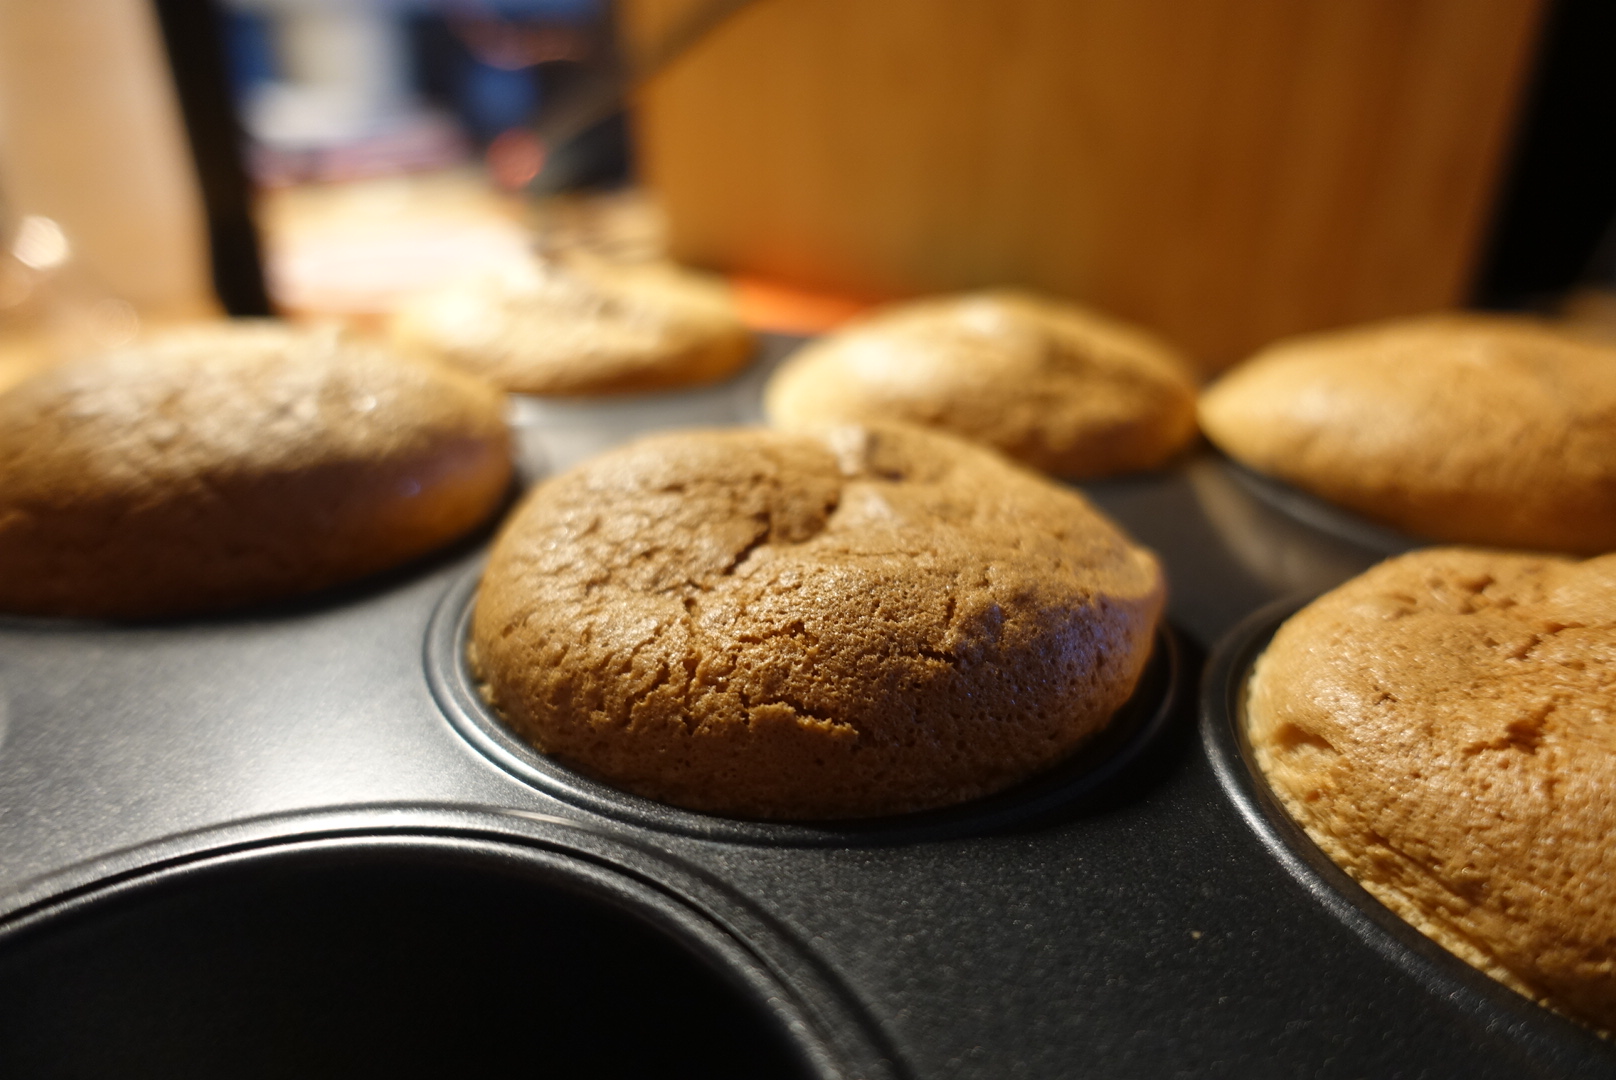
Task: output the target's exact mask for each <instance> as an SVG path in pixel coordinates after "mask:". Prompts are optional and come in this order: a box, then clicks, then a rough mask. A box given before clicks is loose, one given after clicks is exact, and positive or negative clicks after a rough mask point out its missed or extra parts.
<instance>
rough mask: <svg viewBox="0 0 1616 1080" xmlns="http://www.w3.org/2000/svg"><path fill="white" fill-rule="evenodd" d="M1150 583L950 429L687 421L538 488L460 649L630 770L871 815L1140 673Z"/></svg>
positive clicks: (594, 755) (773, 812) (785, 804)
mask: <svg viewBox="0 0 1616 1080" xmlns="http://www.w3.org/2000/svg"><path fill="white" fill-rule="evenodd" d="M1163 596H1164V587H1163V581H1162V576H1161V572H1160V569H1159V568H1158V566H1157V564H1156V562H1155V560H1154V559H1153V558H1152V557H1151V556H1150V555H1149V554H1147V553H1146V552H1144V551H1142V550H1141V549H1138V548H1135V547H1133V546H1132V545H1131V544H1129V543H1128V541H1127V540H1126V538H1125V537H1124V536H1123V535H1122V534H1121V533H1120V532H1119V531H1118V530H1117V529H1116V528H1115V527H1114V526H1113V525H1111V524H1110V523H1109V522H1108V521H1106V520H1105V519H1104V518H1103V517H1101V516H1100V515H1099V514H1098V513H1097V512H1095V511H1094V510H1093V509H1091V508H1090V507H1089V506H1088V505H1087V503H1085V502H1084V501H1083V500H1082V499H1081V497H1079V496H1078V495H1076V494H1075V493H1072V492H1070V491H1067V490H1065V489H1061V488H1057V487H1055V486H1053V485H1050V484H1048V483H1047V482H1045V481H1043V480H1040V479H1039V478H1037V477H1036V476H1034V475H1032V474H1030V473H1027V472H1024V471H1022V470H1020V469H1017V468H1015V467H1013V466H1011V465H1009V464H1008V463H1006V462H1004V461H1003V460H1002V459H1000V458H998V457H997V456H995V455H992V454H990V453H988V452H986V451H982V450H978V449H974V448H972V447H970V446H967V445H965V444H963V443H959V442H957V441H955V440H952V439H946V438H943V437H941V436H936V435H930V434H927V433H925V432H921V431H918V430H913V429H911V430H899V429H883V430H879V431H875V430H865V429H841V430H840V431H839V432H833V433H829V434H826V435H821V436H809V435H786V434H779V433H774V432H766V431H757V430H740V431H727V432H716V431H714V432H696V433H680V434H674V435H667V436H660V437H656V438H651V439H646V440H644V441H642V442H639V443H636V444H634V445H631V446H629V447H627V448H624V449H621V450H618V451H615V452H613V453H610V454H607V455H605V456H603V457H601V458H597V459H595V460H594V461H592V462H589V463H587V464H585V465H583V466H581V467H579V468H578V469H575V470H573V471H572V472H570V473H567V474H565V475H563V476H560V477H557V478H555V479H553V480H550V481H548V482H547V483H545V484H544V485H543V486H542V487H541V488H540V489H539V490H538V491H536V492H535V493H534V494H533V495H532V497H531V498H530V499H529V500H528V502H527V503H526V504H525V506H523V507H522V508H521V510H520V511H518V513H517V515H516V516H515V517H514V518H513V520H512V521H511V522H510V524H509V525H508V526H507V528H506V529H505V531H504V532H503V534H502V535H501V537H500V539H499V541H498V542H497V544H496V545H495V548H494V552H493V555H492V557H491V559H490V561H489V566H488V570H487V572H486V574H485V576H484V579H483V584H482V588H481V590H480V592H479V594H478V599H477V606H476V613H475V619H474V625H473V637H474V641H475V649H474V654H473V661H474V664H475V666H476V669H477V670H478V671H479V672H480V674H481V676H482V677H483V678H484V679H485V681H486V682H487V684H488V687H489V694H490V697H491V700H492V702H493V704H494V705H495V707H496V708H497V709H498V710H499V711H500V712H501V713H502V715H503V716H504V717H505V718H506V719H507V720H508V721H509V723H510V724H511V725H512V727H514V728H515V729H516V730H517V731H519V732H520V733H521V734H522V735H524V736H525V737H526V738H527V739H529V740H530V741H532V742H533V743H534V744H535V745H536V746H537V747H538V748H539V749H541V750H544V751H545V752H547V753H552V754H555V755H556V756H557V757H559V758H561V759H562V760H563V761H565V762H567V763H569V764H571V765H573V766H575V767H577V768H579V769H582V770H583V771H585V772H587V773H590V774H592V775H595V776H597V777H600V778H602V779H605V780H607V781H609V782H611V783H614V784H617V785H619V786H621V787H624V788H627V789H628V790H630V791H634V792H638V793H640V794H643V795H647V796H650V797H652V798H657V799H662V800H665V801H668V802H672V803H676V804H678V805H681V806H687V807H692V808H695V809H701V810H709V811H715V812H719V813H728V814H739V815H746V816H757V817H785V818H811V817H851V816H865V815H875V814H885V813H893V812H899V811H906V810H914V809H919V808H923V807H930V806H939V805H943V804H947V803H953V802H958V801H961V800H965V799H970V798H973V797H975V796H978V795H983V794H986V793H988V792H992V791H995V790H998V789H1000V788H1003V787H1005V786H1007V785H1009V784H1012V783H1014V782H1015V781H1017V780H1019V779H1021V778H1023V777H1025V776H1027V775H1029V774H1031V773H1033V772H1036V771H1038V770H1040V769H1042V768H1044V767H1046V766H1048V765H1050V764H1052V763H1053V762H1055V761H1057V760H1058V759H1060V758H1061V757H1063V756H1064V755H1066V754H1067V753H1069V752H1070V751H1071V750H1072V749H1073V748H1074V747H1075V746H1076V745H1077V744H1079V743H1080V742H1082V741H1083V740H1084V739H1085V738H1087V737H1088V736H1089V735H1091V734H1092V733H1093V732H1095V731H1096V730H1098V729H1099V728H1100V727H1102V726H1103V725H1104V724H1105V723H1106V722H1107V721H1108V719H1109V718H1110V716H1111V714H1112V713H1113V712H1114V711H1115V710H1116V709H1117V708H1118V707H1119V706H1120V705H1121V704H1122V703H1123V702H1124V701H1125V700H1126V699H1127V697H1128V695H1129V694H1130V693H1131V692H1132V690H1133V687H1134V684H1135V682H1136V680H1137V679H1138V677H1139V674H1140V671H1141V669H1142V668H1143V666H1144V663H1145V661H1146V659H1147V654H1148V653H1149V651H1150V643H1151V635H1152V632H1153V629H1154V627H1155V624H1156V620H1157V618H1158V617H1159V614H1160V611H1161V608H1162V604H1163Z"/></svg>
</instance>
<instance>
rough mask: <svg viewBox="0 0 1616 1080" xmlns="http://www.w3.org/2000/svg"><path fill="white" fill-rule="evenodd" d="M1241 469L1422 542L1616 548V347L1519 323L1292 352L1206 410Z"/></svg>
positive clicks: (1361, 338) (1472, 320) (1394, 334)
mask: <svg viewBox="0 0 1616 1080" xmlns="http://www.w3.org/2000/svg"><path fill="white" fill-rule="evenodd" d="M1200 417H1201V427H1202V430H1204V431H1205V432H1206V434H1207V437H1208V438H1209V439H1211V440H1212V441H1213V442H1214V443H1216V444H1217V445H1218V447H1219V448H1220V449H1222V450H1223V451H1224V452H1226V453H1227V454H1228V455H1229V456H1230V457H1232V458H1235V459H1236V460H1238V461H1240V462H1243V463H1244V464H1246V465H1249V466H1250V467H1251V468H1253V469H1256V470H1257V471H1259V472H1262V473H1267V474H1268V475H1270V476H1275V477H1278V478H1279V479H1281V480H1284V481H1286V482H1287V483H1291V484H1294V485H1296V486H1297V487H1299V488H1302V489H1304V490H1306V491H1309V492H1312V493H1313V494H1315V495H1318V496H1320V497H1321V498H1325V499H1329V500H1331V501H1332V502H1335V503H1338V504H1340V505H1342V506H1346V507H1349V508H1351V509H1352V510H1355V511H1357V512H1358V513H1361V514H1364V515H1366V516H1368V517H1371V518H1374V519H1375V520H1377V521H1380V522H1384V523H1385V524H1388V525H1392V526H1395V527H1396V528H1399V529H1404V530H1406V531H1408V532H1411V533H1415V534H1417V535H1419V536H1428V537H1431V538H1432V539H1436V540H1442V541H1447V542H1450V543H1463V544H1492V545H1498V546H1501V547H1513V548H1524V549H1530V550H1550V551H1568V552H1575V553H1578V554H1583V555H1598V554H1603V553H1604V552H1606V551H1610V550H1612V549H1616V348H1612V347H1610V346H1609V345H1602V344H1595V343H1591V342H1587V341H1582V340H1578V339H1575V338H1572V337H1569V336H1567V335H1565V334H1563V333H1561V332H1559V331H1558V330H1556V329H1555V328H1554V327H1553V326H1551V325H1550V324H1548V323H1545V322H1543V321H1541V320H1537V319H1529V318H1524V317H1518V316H1497V315H1476V314H1463V315H1460V314H1447V315H1436V316H1427V317H1423V318H1415V319H1399V320H1395V321H1392V322H1386V323H1379V324H1375V325H1371V326H1360V327H1353V328H1351V329H1348V330H1339V331H1334V332H1331V333H1326V334H1312V335H1308V336H1305V337H1299V338H1294V339H1291V340H1287V341H1281V342H1278V343H1276V344H1274V345H1271V346H1269V347H1268V348H1267V349H1264V350H1263V351H1262V352H1260V353H1258V354H1257V355H1256V356H1255V357H1253V358H1252V359H1251V360H1249V361H1248V362H1246V363H1245V364H1242V365H1241V366H1240V367H1238V368H1236V369H1234V370H1233V371H1231V372H1230V373H1229V374H1227V375H1225V376H1224V377H1223V378H1222V379H1221V380H1219V381H1218V382H1217V383H1216V384H1215V385H1214V386H1212V387H1211V388H1210V389H1209V390H1207V392H1206V393H1205V394H1203V395H1202V397H1201V404H1200Z"/></svg>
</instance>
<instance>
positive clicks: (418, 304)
mask: <svg viewBox="0 0 1616 1080" xmlns="http://www.w3.org/2000/svg"><path fill="white" fill-rule="evenodd" d="M392 334H393V340H394V342H395V344H397V345H398V346H399V347H401V348H403V349H405V350H407V351H410V352H415V353H421V354H425V355H427V356H430V357H433V358H435V359H438V360H442V361H445V362H447V363H450V364H453V365H455V366H457V367H461V368H465V369H466V370H468V371H472V372H475V373H476V374H478V375H481V376H483V377H484V378H486V379H489V380H491V381H492V382H494V383H496V384H498V385H499V386H502V387H504V388H505V389H506V390H511V391H515V392H518V393H525V394H548V395H559V396H571V395H591V394H627V393H639V392H644V391H650V390H667V389H673V388H676V387H683V386H697V385H700V384H703V383H710V382H715V381H717V380H719V379H722V378H724V377H725V376H727V375H731V374H734V373H735V372H736V371H738V370H740V369H741V368H743V367H745V366H746V364H747V363H748V362H749V361H750V360H751V358H752V354H753V352H754V351H755V348H756V343H755V341H754V339H753V337H752V334H751V332H750V331H748V330H747V328H746V327H745V325H744V324H743V323H742V322H741V320H740V317H739V315H737V313H736V311H735V307H734V304H733V303H732V302H731V300H730V296H729V292H728V289H727V287H726V286H724V285H722V284H721V283H719V282H716V281H713V280H710V279H708V278H706V277H703V276H701V275H699V274H695V273H693V272H691V271H688V270H682V269H680V268H678V267H676V266H672V265H668V264H657V263H644V264H642V263H633V264H624V265H614V264H609V263H604V262H577V261H574V262H569V263H566V264H562V263H555V262H538V263H535V264H534V265H533V266H532V268H531V269H530V270H529V271H528V272H525V273H509V274H505V275H503V276H500V277H490V278H484V279H480V280H475V281H468V282H464V283H462V284H460V285H456V286H454V287H452V288H449V289H445V290H443V291H441V292H437V293H433V294H431V295H427V296H422V297H419V298H418V299H417V300H415V301H414V302H412V303H410V304H407V305H405V306H404V307H403V308H402V309H400V311H399V312H398V314H397V315H396V316H395V318H394V320H393V327H392Z"/></svg>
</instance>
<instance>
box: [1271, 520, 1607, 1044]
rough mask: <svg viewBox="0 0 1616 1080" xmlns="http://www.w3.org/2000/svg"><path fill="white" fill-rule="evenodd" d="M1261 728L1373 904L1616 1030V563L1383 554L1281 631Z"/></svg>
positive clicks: (1286, 786) (1306, 819)
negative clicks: (1614, 848)
mask: <svg viewBox="0 0 1616 1080" xmlns="http://www.w3.org/2000/svg"><path fill="white" fill-rule="evenodd" d="M1247 725H1248V731H1249V733H1250V737H1251V742H1252V747H1253V750H1254V753H1255V756H1256V759H1257V762H1258V764H1259V766H1260V767H1261V768H1262V770H1263V772H1264V773H1265V774H1266V775H1267V777H1268V780H1269V783H1270V785H1271V786H1272V787H1273V789H1274V791H1275V792H1276V793H1277V794H1278V795H1279V797H1280V799H1281V801H1282V802H1283V803H1284V804H1285V806H1286V808H1287V809H1288V810H1289V811H1290V813H1291V815H1292V816H1293V817H1295V818H1296V820H1297V821H1298V822H1299V823H1300V824H1301V825H1302V826H1303V827H1304V828H1305V829H1306V830H1307V832H1308V835H1309V836H1311V837H1312V838H1313V839H1314V841H1315V842H1317V843H1318V845H1319V846H1320V847H1321V848H1323V849H1324V851H1325V852H1326V853H1327V854H1328V855H1329V856H1330V857H1331V858H1332V859H1334V860H1335V862H1336V863H1338V864H1339V865H1340V866H1341V867H1342V868H1344V869H1345V870H1346V871H1347V872H1348V873H1350V874H1351V875H1352V876H1353V877H1354V878H1356V879H1357V880H1358V882H1359V883H1360V884H1362V885H1363V886H1364V888H1365V889H1367V890H1368V891H1369V892H1370V893H1372V894H1373V895H1374V896H1375V897H1376V898H1377V899H1379V900H1380V901H1381V902H1382V903H1384V904H1385V905H1386V906H1387V907H1389V908H1391V909H1392V910H1393V911H1395V912H1397V913H1398V914H1399V915H1401V916H1402V917H1403V918H1404V919H1405V920H1407V921H1408V922H1410V923H1412V924H1413V925H1414V926H1415V927H1416V928H1418V929H1419V930H1420V931H1421V932H1423V933H1424V934H1426V935H1427V936H1428V937H1430V938H1432V939H1433V940H1435V941H1436V942H1438V943H1439V944H1441V945H1442V946H1444V947H1445V948H1447V949H1448V950H1449V951H1451V952H1453V953H1455V954H1456V955H1458V956H1459V957H1461V958H1462V959H1464V960H1466V961H1468V962H1469V963H1470V964H1472V965H1474V966H1475V967H1477V968H1480V969H1481V970H1482V971H1485V972H1487V973H1488V974H1489V975H1492V976H1493V977H1494V978H1497V979H1499V980H1500V981H1502V982H1504V983H1506V984H1507V985H1509V986H1511V987H1513V988H1514V989H1516V990H1518V991H1520V992H1521V993H1523V994H1526V995H1527V996H1529V997H1532V998H1534V999H1536V1000H1539V1001H1542V1002H1544V1003H1546V1004H1549V1005H1551V1006H1552V1007H1554V1008H1556V1009H1558V1010H1560V1011H1561V1012H1564V1013H1566V1014H1568V1015H1570V1016H1573V1017H1576V1018H1577V1019H1579V1020H1582V1021H1584V1022H1586V1023H1588V1024H1591V1025H1592V1026H1594V1027H1596V1028H1600V1029H1604V1030H1607V1031H1608V1030H1611V1029H1616V875H1612V873H1611V872H1610V868H1611V857H1612V852H1611V847H1610V845H1611V837H1612V836H1613V835H1616V787H1613V785H1612V782H1611V775H1612V762H1613V761H1616V556H1606V557H1604V558H1599V559H1592V560H1589V561H1587V562H1576V561H1573V560H1570V559H1562V558H1553V557H1541V556H1529V555H1516V554H1506V553H1502V552H1492V551H1482V550H1476V549H1467V548H1439V549H1427V550H1424V551H1419V552H1415V553H1413V554H1410V555H1405V556H1402V557H1400V558H1397V559H1393V560H1391V561H1389V562H1385V563H1382V564H1381V565H1379V566H1377V567H1375V568H1374V569H1372V570H1370V571H1368V572H1367V573H1365V574H1363V575H1362V576H1360V577H1358V578H1355V579H1354V580H1352V581H1350V582H1348V583H1347V584H1345V585H1343V586H1341V587H1340V588H1338V589H1336V590H1335V591H1334V592H1331V593H1328V594H1326V595H1325V596H1323V597H1321V598H1320V599H1319V600H1317V601H1315V602H1314V603H1313V604H1311V605H1309V606H1308V607H1307V608H1305V609H1303V610H1302V611H1301V612H1299V613H1298V614H1297V615H1296V616H1294V617H1293V618H1292V619H1291V620H1290V621H1289V622H1287V623H1286V624H1285V625H1284V626H1283V627H1281V629H1280V631H1279V633H1278V634H1276V635H1275V636H1274V640H1273V643H1272V644H1271V645H1269V647H1268V649H1267V651H1266V652H1264V653H1263V655H1262V657H1261V658H1260V659H1259V660H1258V662H1257V665H1256V667H1255V669H1254V671H1253V674H1252V677H1251V681H1250V685H1249V688H1248V695H1247Z"/></svg>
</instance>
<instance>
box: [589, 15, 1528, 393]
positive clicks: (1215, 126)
mask: <svg viewBox="0 0 1616 1080" xmlns="http://www.w3.org/2000/svg"><path fill="white" fill-rule="evenodd" d="M688 6H689V5H688V3H686V4H675V3H670V2H669V0H631V2H627V3H624V4H623V5H622V6H621V10H622V15H623V25H624V35H625V40H626V41H627V42H628V44H629V45H630V47H631V48H644V47H645V44H646V42H647V41H648V40H650V39H651V38H652V37H654V36H655V35H656V34H657V33H658V32H659V31H660V30H662V29H664V28H666V27H667V26H668V25H670V24H671V23H675V22H677V19H678V15H679V12H680V10H681V9H682V8H685V7H688ZM1542 6H1543V5H1542V2H1541V0H1345V2H1335V0H1330V2H1318V0H878V2H872V0H754V2H753V3H751V4H749V5H746V6H744V7H742V8H741V9H740V10H739V11H738V12H737V13H736V14H734V15H732V16H731V17H730V18H728V19H727V20H726V21H725V22H724V23H722V24H721V25H720V26H718V27H717V28H716V29H715V30H713V31H712V32H711V33H710V34H708V35H706V36H705V37H703V38H702V39H701V40H700V41H698V42H697V43H696V44H695V45H694V46H693V47H692V48H691V49H690V50H689V51H688V52H687V53H686V54H685V55H684V56H682V57H681V58H680V59H678V60H677V61H676V62H675V63H673V64H672V65H670V66H668V67H667V68H665V69H664V70H663V71H662V72H661V73H659V74H658V75H657V76H656V77H655V78H653V79H652V80H651V81H650V82H649V83H648V84H647V85H646V86H645V87H644V88H643V89H642V91H641V93H640V94H639V95H638V98H637V104H638V110H637V125H638V128H637V130H638V141H639V146H638V150H639V153H640V154H641V161H642V164H643V169H644V172H645V175H646V178H647V180H648V182H649V183H650V184H651V186H652V187H653V188H654V189H655V191H656V192H657V193H658V195H659V197H660V198H661V200H662V201H663V203H664V205H665V208H666V210H667V213H668V217H669V225H670V243H671V247H672V253H673V254H674V256H675V257H677V258H679V259H681V260H683V261H686V262H690V263H694V264H698V265H703V266H707V267H711V268H716V269H723V270H731V271H740V272H745V273H750V274H761V275H765V276H774V277H778V278H782V279H785V280H790V281H795V282H798V283H801V284H804V285H808V286H813V287H818V288H831V289H839V290H842V291H846V292H849V293H853V294H860V295H866V296H901V295H911V294H916V293H923V292H930V291H937V290H945V289H955V288H964V287H971V286H979V285H989V284H996V283H1002V282H1018V283H1023V284H1027V285H1031V286H1035V287H1039V288H1042V289H1045V290H1048V291H1051V292H1054V293H1058V294H1062V295H1066V296H1070V297H1074V298H1078V299H1082V300H1085V301H1088V302H1091V303H1093V304H1096V305H1098V306H1101V307H1103V308H1106V309H1109V310H1111V311H1113V312H1115V313H1117V314H1120V315H1123V316H1127V317H1130V318H1134V319H1137V320H1139V321H1142V322H1144V323H1147V324H1150V325H1153V326H1155V327H1156V328H1157V329H1159V330H1160V331H1162V332H1164V333H1165V334H1167V335H1168V336H1169V337H1171V338H1174V339H1176V340H1177V341H1178V342H1179V343H1181V344H1182V345H1184V346H1185V347H1187V348H1188V349H1190V350H1192V351H1193V352H1194V353H1195V354H1197V356H1198V357H1199V358H1200V359H1201V361H1202V362H1203V363H1204V364H1205V365H1206V366H1207V367H1208V368H1209V369H1213V368H1217V367H1220V366H1223V365H1225V364H1227V363H1229V362H1232V361H1233V360H1236V359H1238V358H1240V357H1241V356H1243V355H1245V354H1246V353H1248V352H1249V351H1250V350H1251V349H1253V348H1255V347H1256V346H1258V345H1260V344H1262V343H1264V342H1266V341H1268V340H1271V339H1273V338H1275V337H1278V336H1282V335H1285V334H1291V333H1295V332H1298V331H1303V330H1309V329H1314V328H1319V327H1326V326H1332V325H1338V324H1343V323H1349V322H1356V321H1360V320H1364V319H1370V318H1375V317H1379V316H1386V315H1393V314H1399V313H1405V312H1413V311H1420V310H1426V309H1430V308H1437V307H1443V306H1448V305H1453V304H1457V303H1460V302H1462V300H1463V299H1464V297H1465V295H1466V292H1467V288H1468V284H1469V279H1470V275H1471V273H1472V269H1473V264H1474V261H1475V258H1476V255H1477V251H1478V247H1479V245H1480V243H1481V241H1482V239H1483V236H1484V232H1485V229H1486V226H1487V224H1488V217H1489V210H1490V208H1491V205H1492V199H1493V196H1494V192H1495V188H1496V187H1497V181H1498V176H1499V171H1500V163H1501V161H1502V160H1503V159H1504V158H1505V155H1506V152H1507V149H1508V143H1509V136H1510V132H1511V126H1512V120H1513V118H1514V115H1515V112H1516V106H1517V103H1518V99H1519V97H1520V91H1521V88H1522V86H1523V83H1524V82H1525V78H1526V76H1527V75H1528V74H1529V68H1530V60H1531V56H1532V52H1533V45H1534V40H1535V35H1536V32H1537V26H1538V23H1539V19H1540V14H1541V10H1540V9H1541V8H1542Z"/></svg>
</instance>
